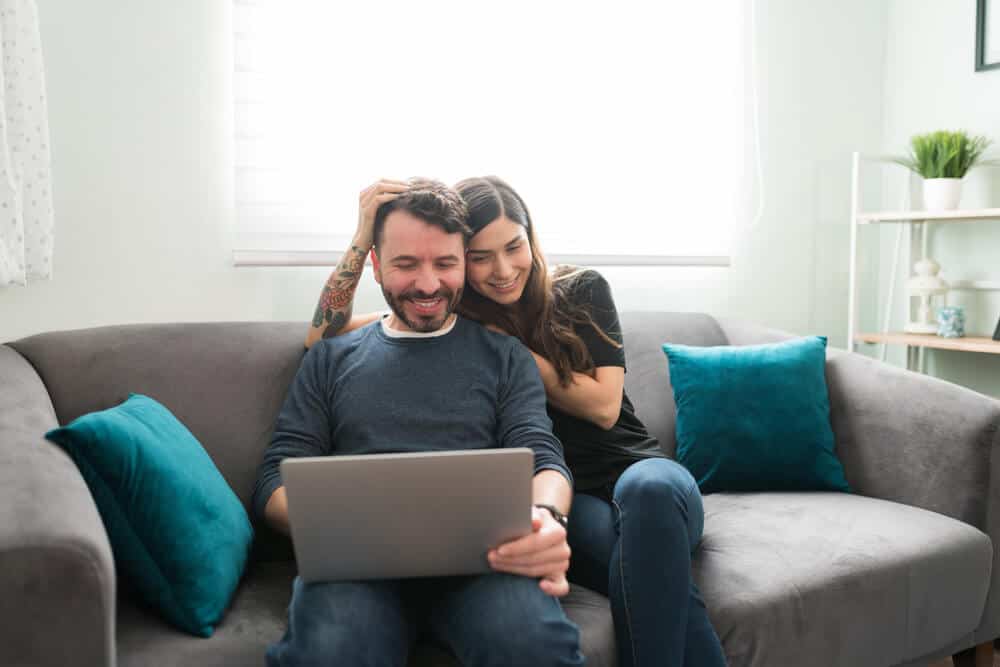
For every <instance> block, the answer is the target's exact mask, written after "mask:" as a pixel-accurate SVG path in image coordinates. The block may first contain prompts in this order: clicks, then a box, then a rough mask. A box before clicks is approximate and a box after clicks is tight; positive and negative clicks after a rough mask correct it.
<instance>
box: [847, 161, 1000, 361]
mask: <svg viewBox="0 0 1000 667" xmlns="http://www.w3.org/2000/svg"><path fill="white" fill-rule="evenodd" d="M862 162H875V163H889V162H892V159H891V158H888V157H875V156H865V155H862V154H861V153H855V154H854V162H853V167H852V179H851V211H852V216H851V250H850V252H851V261H850V273H849V290H850V294H849V297H848V315H847V327H848V331H847V340H848V349H850V350H851V351H852V352H853V351H855V350H856V348H857V345H858V344H859V343H872V344H882V345H883V348H882V358H883V359H884V358H885V346H887V345H904V346H906V367H907V368H908V369H910V370H915V371H920V372H922V371H923V370H924V363H925V359H924V354H923V352H924V350H925V349H939V350H956V351H962V352H978V353H986V354H1000V341H995V340H993V339H992V338H986V337H976V336H967V337H964V338H942V337H940V336H936V335H933V334H931V335H927V334H911V333H904V332H892V331H888V329H887V327H883V329H884V330H883V331H881V332H878V333H863V332H858V331H857V324H858V312H857V309H858V265H857V264H858V227H859V226H861V225H875V224H900V223H902V224H906V225H908V226H909V231H910V242H909V243H908V244H907V252H906V253H905V258H904V259H903V261H905V262H906V264H905V265H906V267H907V273H909V272H910V270H911V268H912V266H913V250H914V248H915V246H916V244H917V243H918V242H919V244H920V250H921V252H922V256H925V257H926V255H927V226H928V225H930V224H931V223H933V224H957V223H963V222H979V221H1000V208H985V209H958V210H953V211H874V212H864V211H862V210H861V201H860V197H861V182H860V179H861V164H862ZM901 231H902V230H901ZM901 235H902V234H901V233H900V234H899V235H898V236H897V244H896V252H895V253H894V261H895V262H897V266H895V267H894V269H893V272H892V278H891V280H892V281H893V283H892V284H891V285H890V288H889V294H888V298H887V303H886V305H885V307H886V313H887V314H888V313H889V312H891V308H892V302H893V296H894V292H895V279H896V274H897V273H898V271H897V270H896V269H897V268H898V262H899V261H900V254H901V253H900V242H901ZM950 287H951V289H952V290H956V289H984V290H1000V279H998V280H977V281H971V280H965V281H954V282H952V283H951V286H950ZM903 292H904V294H905V288H904V289H903ZM904 298H909V297H908V296H906V297H904ZM886 323H888V316H887V319H886Z"/></svg>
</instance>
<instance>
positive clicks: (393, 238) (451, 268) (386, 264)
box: [372, 210, 465, 333]
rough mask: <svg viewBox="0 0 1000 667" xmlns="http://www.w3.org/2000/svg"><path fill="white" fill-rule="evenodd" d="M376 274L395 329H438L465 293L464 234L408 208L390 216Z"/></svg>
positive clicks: (384, 231)
mask: <svg viewBox="0 0 1000 667" xmlns="http://www.w3.org/2000/svg"><path fill="white" fill-rule="evenodd" d="M372 262H373V265H374V268H375V280H376V281H377V282H378V284H379V285H381V286H382V294H383V295H384V296H385V301H386V303H388V304H389V307H390V308H391V309H392V312H393V315H394V318H395V321H392V322H390V324H391V326H392V327H393V328H394V329H399V330H403V331H416V332H423V333H426V332H430V331H437V330H438V329H440V328H441V327H443V326H444V325H445V323H446V322H447V321H448V318H449V317H450V315H451V313H452V311H454V310H455V307H456V306H457V305H458V302H459V299H461V298H462V286H463V284H464V283H465V247H464V245H463V244H462V235H461V234H449V233H447V232H446V231H445V230H444V229H442V228H441V227H438V226H437V225H430V224H428V223H426V222H424V221H423V220H421V219H420V218H418V217H416V216H414V215H412V214H411V213H409V212H407V211H401V210H396V211H393V212H392V213H390V214H389V215H388V216H387V217H386V219H385V227H384V228H383V229H382V239H381V243H380V244H379V251H378V255H377V256H375V257H373V259H372Z"/></svg>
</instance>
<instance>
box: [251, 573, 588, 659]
mask: <svg viewBox="0 0 1000 667" xmlns="http://www.w3.org/2000/svg"><path fill="white" fill-rule="evenodd" d="M423 633H427V634H429V635H430V637H431V638H432V639H433V640H436V641H437V642H439V643H441V644H444V645H445V646H448V647H450V648H451V650H452V651H453V652H454V653H455V655H456V657H457V658H458V660H459V661H460V662H461V664H462V665H465V666H466V667H476V666H483V667H485V666H487V665H489V666H494V665H495V666H496V667H501V666H503V667H510V666H511V665H531V666H532V667H548V666H552V667H556V666H557V665H558V666H560V667H561V666H564V665H582V664H584V659H583V656H582V655H581V653H580V649H579V646H580V633H579V630H578V628H577V627H576V625H574V624H573V623H572V622H571V621H570V620H569V619H568V618H566V615H565V614H564V613H563V610H562V607H561V606H560V605H559V602H558V600H556V598H553V597H550V596H548V595H546V594H545V593H544V592H542V589H541V588H539V587H538V581H537V580H535V579H530V578H527V577H519V576H516V575H511V574H503V573H493V574H485V575H481V576H472V577H436V578H428V579H395V580H375V581H361V582H331V583H314V584H305V583H303V582H302V580H301V579H300V578H298V577H296V579H295V583H294V585H293V588H292V603H291V605H290V606H289V609H288V630H287V631H286V632H285V636H284V637H283V638H282V640H281V641H280V642H278V643H277V644H273V645H271V646H270V647H269V648H268V650H267V664H268V666H269V667H279V666H281V667H286V666H288V667H290V666H292V665H295V666H299V665H303V666H304V665H310V666H313V665H315V666H317V667H318V666H319V665H324V666H333V665H349V666H350V667H368V666H371V667H375V666H376V665H377V666H378V667H404V666H405V665H406V663H407V655H408V653H409V650H410V646H411V645H412V644H413V641H414V639H415V638H416V637H417V635H418V634H423Z"/></svg>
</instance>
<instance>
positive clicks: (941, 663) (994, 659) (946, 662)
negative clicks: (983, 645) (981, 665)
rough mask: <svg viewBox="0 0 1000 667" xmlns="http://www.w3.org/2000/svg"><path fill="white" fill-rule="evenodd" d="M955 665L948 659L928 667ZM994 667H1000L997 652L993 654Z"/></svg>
mask: <svg viewBox="0 0 1000 667" xmlns="http://www.w3.org/2000/svg"><path fill="white" fill-rule="evenodd" d="M954 664H955V663H953V662H952V660H951V658H948V659H947V660H939V661H938V662H932V663H931V664H929V665H927V667H954ZM993 667H1000V653H997V652H996V651H995V650H994V652H993Z"/></svg>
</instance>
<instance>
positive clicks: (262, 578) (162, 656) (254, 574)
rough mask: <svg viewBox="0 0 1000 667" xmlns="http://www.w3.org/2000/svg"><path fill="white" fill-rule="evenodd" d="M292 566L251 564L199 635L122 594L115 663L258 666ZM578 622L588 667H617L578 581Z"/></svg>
mask: <svg viewBox="0 0 1000 667" xmlns="http://www.w3.org/2000/svg"><path fill="white" fill-rule="evenodd" d="M294 576H295V564H294V562H292V561H285V562H269V563H256V564H254V565H253V566H251V569H250V570H248V572H247V576H246V577H245V578H244V581H243V583H242V584H241V585H240V587H239V589H238V590H237V592H236V596H235V597H234V599H233V604H232V607H231V608H230V609H229V611H228V612H227V613H226V616H225V617H224V618H223V620H222V623H220V624H219V626H218V627H217V628H216V631H215V634H214V635H212V637H211V638H209V639H198V638H194V637H191V636H190V635H186V634H184V633H182V632H178V631H177V630H175V629H174V628H172V627H171V626H169V625H167V624H166V623H164V622H163V621H161V620H160V619H159V617H157V616H156V615H155V614H154V613H153V612H151V611H149V610H147V609H145V608H143V607H141V606H138V605H137V604H136V603H134V602H132V601H130V600H128V599H126V598H124V597H122V598H121V599H120V601H119V602H120V604H119V608H118V665H119V667H150V666H155V667H189V666H190V665H198V667H262V665H263V664H264V651H265V650H266V649H267V646H268V644H271V643H272V642H275V641H277V640H279V639H280V638H281V636H282V634H283V633H284V631H285V628H286V626H287V620H288V619H287V612H288V610H287V607H288V603H289V601H290V599H291V593H292V579H293V577H294ZM563 605H564V606H565V608H566V613H567V614H568V615H569V617H570V618H571V619H573V621H574V622H575V623H577V624H578V625H579V626H580V630H581V639H582V642H581V643H582V645H583V646H582V648H583V650H584V654H585V655H587V667H615V665H617V661H616V659H615V650H614V627H613V625H612V622H611V610H610V606H609V605H608V601H607V599H606V598H605V597H604V596H602V595H598V594H597V593H594V592H592V591H589V590H587V589H585V588H582V587H580V586H573V587H572V591H571V592H570V594H569V595H568V596H567V597H566V598H563ZM410 665H411V667H460V666H459V664H458V663H457V662H456V661H455V660H454V658H452V657H451V656H450V654H449V653H448V652H447V651H446V650H444V649H442V648H441V647H438V646H435V645H433V644H430V643H427V642H423V643H420V644H419V645H418V646H417V647H416V648H415V650H414V651H413V654H412V656H411V660H410Z"/></svg>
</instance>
